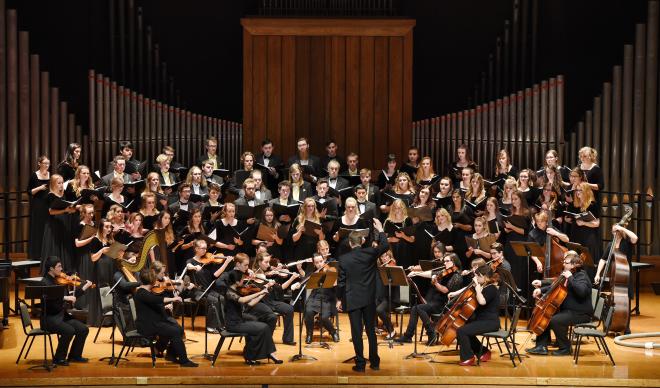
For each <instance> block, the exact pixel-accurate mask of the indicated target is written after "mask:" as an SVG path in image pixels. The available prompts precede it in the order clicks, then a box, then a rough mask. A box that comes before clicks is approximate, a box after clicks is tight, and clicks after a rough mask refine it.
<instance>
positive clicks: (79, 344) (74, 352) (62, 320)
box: [43, 311, 89, 360]
mask: <svg viewBox="0 0 660 388" xmlns="http://www.w3.org/2000/svg"><path fill="white" fill-rule="evenodd" d="M43 323H44V328H45V329H46V330H48V331H49V332H51V333H54V334H59V335H60V341H59V343H58V344H57V350H56V351H55V359H56V360H65V359H67V354H68V356H69V357H74V358H77V357H82V352H83V348H84V347H85V340H86V339H87V334H89V328H88V327H87V325H85V324H84V323H82V322H80V321H78V320H75V319H73V318H72V317H71V316H69V315H65V313H64V311H62V312H60V313H59V314H57V315H46V317H45V318H44V322H43ZM71 340H73V345H71V350H69V345H70V344H71Z"/></svg>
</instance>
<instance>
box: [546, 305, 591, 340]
mask: <svg viewBox="0 0 660 388" xmlns="http://www.w3.org/2000/svg"><path fill="white" fill-rule="evenodd" d="M590 320H591V317H590V316H589V314H585V313H576V312H574V311H571V310H563V311H560V312H558V313H556V314H555V315H553V316H552V318H550V323H549V324H548V327H547V328H546V329H545V331H544V332H543V333H541V335H540V336H538V337H537V338H536V345H537V346H548V343H549V342H550V330H552V331H553V332H554V333H555V338H556V339H557V346H558V347H559V349H562V350H563V349H569V348H570V347H571V341H570V340H569V339H568V327H569V326H570V325H575V324H576V323H585V322H589V321H590Z"/></svg>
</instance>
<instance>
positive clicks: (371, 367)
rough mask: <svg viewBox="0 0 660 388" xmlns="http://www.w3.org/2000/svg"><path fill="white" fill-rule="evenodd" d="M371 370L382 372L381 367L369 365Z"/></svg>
mask: <svg viewBox="0 0 660 388" xmlns="http://www.w3.org/2000/svg"><path fill="white" fill-rule="evenodd" d="M369 368H370V369H372V370H380V365H374V364H369Z"/></svg>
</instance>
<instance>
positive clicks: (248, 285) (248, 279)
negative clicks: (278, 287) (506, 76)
mask: <svg viewBox="0 0 660 388" xmlns="http://www.w3.org/2000/svg"><path fill="white" fill-rule="evenodd" d="M242 280H243V285H242V286H239V287H238V288H237V289H236V290H237V291H238V293H239V294H240V295H242V296H247V295H252V294H256V293H257V292H259V291H261V290H263V289H264V288H265V287H266V286H267V285H268V284H269V282H268V281H265V280H264V279H258V278H256V277H252V276H250V275H248V274H243V278H242ZM257 280H260V281H257Z"/></svg>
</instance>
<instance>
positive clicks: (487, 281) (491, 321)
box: [448, 265, 500, 366]
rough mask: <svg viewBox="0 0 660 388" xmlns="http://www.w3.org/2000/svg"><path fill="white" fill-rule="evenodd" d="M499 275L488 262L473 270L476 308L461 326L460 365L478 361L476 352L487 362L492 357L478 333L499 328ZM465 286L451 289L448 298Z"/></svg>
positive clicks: (457, 335) (457, 293) (458, 339)
mask: <svg viewBox="0 0 660 388" xmlns="http://www.w3.org/2000/svg"><path fill="white" fill-rule="evenodd" d="M498 278H499V276H498V275H497V274H495V273H494V272H493V270H492V268H491V267H490V266H488V265H482V266H481V267H478V268H477V269H475V270H474V278H473V279H472V281H473V283H474V292H475V297H476V299H477V303H478V305H477V309H476V310H475V311H474V314H473V315H472V317H473V318H472V319H471V320H470V322H468V323H466V324H465V325H463V326H461V327H459V328H458V330H457V331H456V339H457V342H458V347H459V351H460V357H461V361H460V362H459V365H461V366H471V365H476V364H477V358H476V356H475V354H478V355H480V356H479V360H480V361H481V362H486V361H488V360H490V357H491V355H490V350H488V349H487V348H484V347H483V346H482V345H481V341H479V340H478V339H477V335H480V334H483V333H488V332H491V331H496V330H498V329H499V328H500V318H499V316H498V311H497V309H498V306H499V303H500V298H499V296H500V293H499V290H498V288H497V286H496V283H497V280H498ZM461 292H463V290H459V291H455V292H450V293H449V294H448V296H449V298H453V297H454V296H456V295H459V294H460V293H461Z"/></svg>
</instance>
